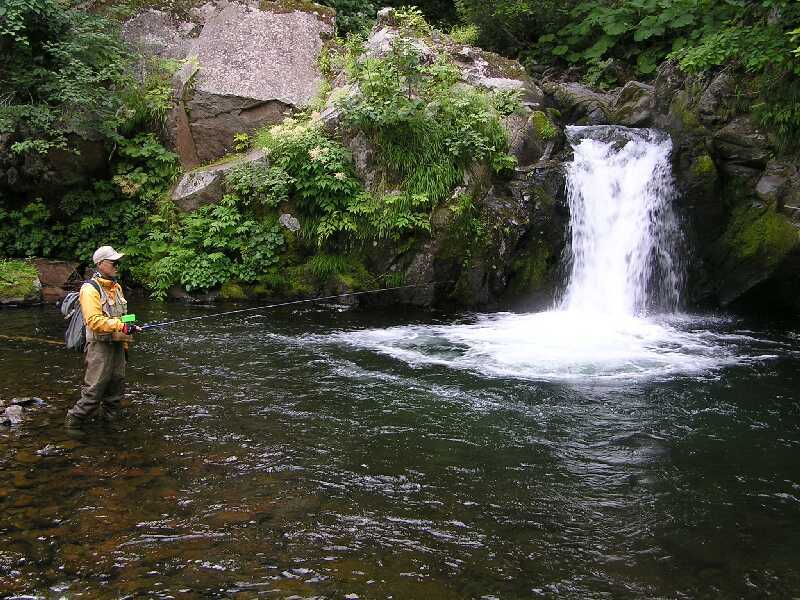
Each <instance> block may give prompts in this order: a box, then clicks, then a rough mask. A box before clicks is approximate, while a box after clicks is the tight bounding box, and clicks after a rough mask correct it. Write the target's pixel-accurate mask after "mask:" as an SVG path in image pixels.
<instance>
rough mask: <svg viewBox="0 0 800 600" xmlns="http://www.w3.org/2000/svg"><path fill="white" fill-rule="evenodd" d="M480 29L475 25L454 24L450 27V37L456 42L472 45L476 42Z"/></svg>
mask: <svg viewBox="0 0 800 600" xmlns="http://www.w3.org/2000/svg"><path fill="white" fill-rule="evenodd" d="M480 33H481V32H480V30H479V29H478V26H477V25H474V24H473V25H456V26H454V27H453V28H452V29H450V37H451V38H452V39H453V41H454V42H455V43H457V44H464V45H466V46H474V45H475V44H477V43H478V37H479V36H480Z"/></svg>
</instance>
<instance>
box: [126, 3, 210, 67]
mask: <svg viewBox="0 0 800 600" xmlns="http://www.w3.org/2000/svg"><path fill="white" fill-rule="evenodd" d="M197 33H198V32H197V30H196V25H195V24H194V23H190V22H182V21H178V20H177V19H176V18H175V17H174V16H173V15H170V14H168V13H165V12H163V11H160V10H153V9H148V10H144V11H142V12H141V13H139V14H138V15H136V16H134V17H132V18H131V19H129V20H128V21H126V22H125V23H124V24H123V25H122V39H124V40H125V41H126V42H128V43H129V45H131V46H132V47H133V49H134V50H136V51H137V52H139V53H140V54H143V55H145V56H158V57H159V58H173V59H183V58H186V57H187V56H188V55H189V51H190V49H191V45H192V37H194V36H196V34H197ZM193 34H194V35H193Z"/></svg>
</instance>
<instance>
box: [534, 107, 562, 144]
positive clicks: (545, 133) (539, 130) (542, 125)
mask: <svg viewBox="0 0 800 600" xmlns="http://www.w3.org/2000/svg"><path fill="white" fill-rule="evenodd" d="M531 121H532V122H533V128H534V129H535V130H536V135H538V136H539V138H540V139H543V140H552V139H553V138H554V137H556V134H557V133H558V129H556V126H555V125H553V122H552V121H551V120H550V117H548V116H547V114H546V113H544V112H542V111H540V110H536V111H533V114H531Z"/></svg>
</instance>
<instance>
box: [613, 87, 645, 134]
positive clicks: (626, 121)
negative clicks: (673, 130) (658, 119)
mask: <svg viewBox="0 0 800 600" xmlns="http://www.w3.org/2000/svg"><path fill="white" fill-rule="evenodd" d="M654 108H655V88H654V87H653V86H652V85H646V84H644V83H639V82H638V81H629V82H628V83H626V84H625V86H624V87H623V88H622V90H620V92H619V94H618V95H617V97H616V99H615V100H614V104H613V107H612V114H613V120H614V122H615V123H619V124H620V125H625V126H627V127H649V126H650V125H652V124H653V110H654Z"/></svg>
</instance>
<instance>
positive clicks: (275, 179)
mask: <svg viewBox="0 0 800 600" xmlns="http://www.w3.org/2000/svg"><path fill="white" fill-rule="evenodd" d="M225 183H226V185H227V187H228V189H229V190H230V191H231V192H232V193H233V194H235V195H236V196H237V197H238V198H239V199H240V200H241V201H242V202H243V203H244V204H246V205H253V206H255V205H259V206H262V207H266V208H275V207H276V206H278V205H279V204H280V203H281V202H285V201H286V200H287V199H288V198H289V191H290V190H291V187H292V185H293V184H294V179H293V178H292V177H291V176H290V175H289V174H288V173H287V172H286V171H285V170H284V169H283V168H282V167H279V166H267V165H264V164H259V163H245V164H242V165H239V166H236V167H234V168H232V169H231V170H230V171H229V172H228V174H227V175H226V177H225Z"/></svg>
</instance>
